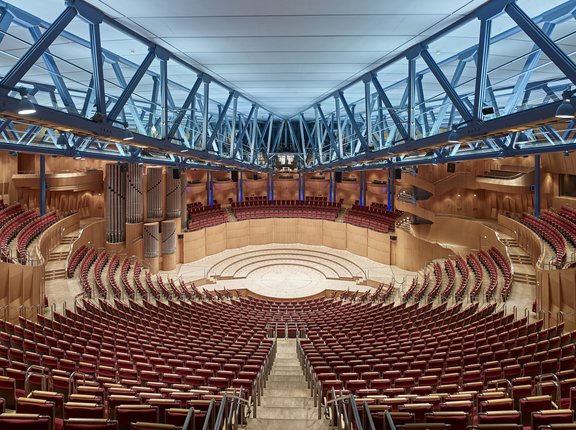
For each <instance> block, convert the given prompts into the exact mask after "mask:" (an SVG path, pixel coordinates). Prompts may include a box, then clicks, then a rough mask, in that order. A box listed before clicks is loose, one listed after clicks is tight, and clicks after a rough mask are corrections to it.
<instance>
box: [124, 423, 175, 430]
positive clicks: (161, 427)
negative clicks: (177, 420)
mask: <svg viewBox="0 0 576 430" xmlns="http://www.w3.org/2000/svg"><path fill="white" fill-rule="evenodd" d="M130 430H180V427H178V426H176V425H174V424H157V423H132V424H130Z"/></svg>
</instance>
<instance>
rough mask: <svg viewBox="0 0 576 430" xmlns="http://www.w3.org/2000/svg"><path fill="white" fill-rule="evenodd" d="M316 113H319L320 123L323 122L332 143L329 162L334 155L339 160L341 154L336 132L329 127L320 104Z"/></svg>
mask: <svg viewBox="0 0 576 430" xmlns="http://www.w3.org/2000/svg"><path fill="white" fill-rule="evenodd" d="M316 112H317V113H318V116H319V119H320V121H321V122H322V125H324V128H325V129H326V133H327V134H328V140H329V141H330V148H331V151H330V152H331V154H330V156H329V157H328V160H329V161H330V160H331V159H332V154H336V157H337V158H339V157H340V154H339V153H338V142H336V138H335V137H334V132H333V131H332V129H331V128H330V127H329V125H328V121H327V120H326V117H325V116H324V112H323V111H322V106H320V105H319V104H318V105H316ZM318 131H319V130H316V133H318Z"/></svg>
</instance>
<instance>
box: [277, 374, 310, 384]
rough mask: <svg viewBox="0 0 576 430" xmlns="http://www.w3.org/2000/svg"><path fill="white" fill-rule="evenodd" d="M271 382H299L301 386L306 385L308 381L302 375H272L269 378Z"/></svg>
mask: <svg viewBox="0 0 576 430" xmlns="http://www.w3.org/2000/svg"><path fill="white" fill-rule="evenodd" d="M268 381H269V382H298V383H300V384H306V379H304V375H302V373H300V374H299V375H277V374H272V375H270V377H269V378H268Z"/></svg>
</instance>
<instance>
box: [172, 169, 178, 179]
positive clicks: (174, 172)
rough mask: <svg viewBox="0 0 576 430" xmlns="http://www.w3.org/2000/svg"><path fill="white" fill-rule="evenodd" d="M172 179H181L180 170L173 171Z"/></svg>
mask: <svg viewBox="0 0 576 430" xmlns="http://www.w3.org/2000/svg"><path fill="white" fill-rule="evenodd" d="M172 179H180V169H172Z"/></svg>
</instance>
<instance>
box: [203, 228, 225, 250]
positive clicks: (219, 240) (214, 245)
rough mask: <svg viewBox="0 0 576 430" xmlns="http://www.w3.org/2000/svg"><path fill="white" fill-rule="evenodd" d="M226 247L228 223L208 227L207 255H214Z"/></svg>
mask: <svg viewBox="0 0 576 430" xmlns="http://www.w3.org/2000/svg"><path fill="white" fill-rule="evenodd" d="M225 249H226V224H220V225H216V226H214V227H208V228H206V255H214V254H218V253H219V252H222V251H224V250H225Z"/></svg>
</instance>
